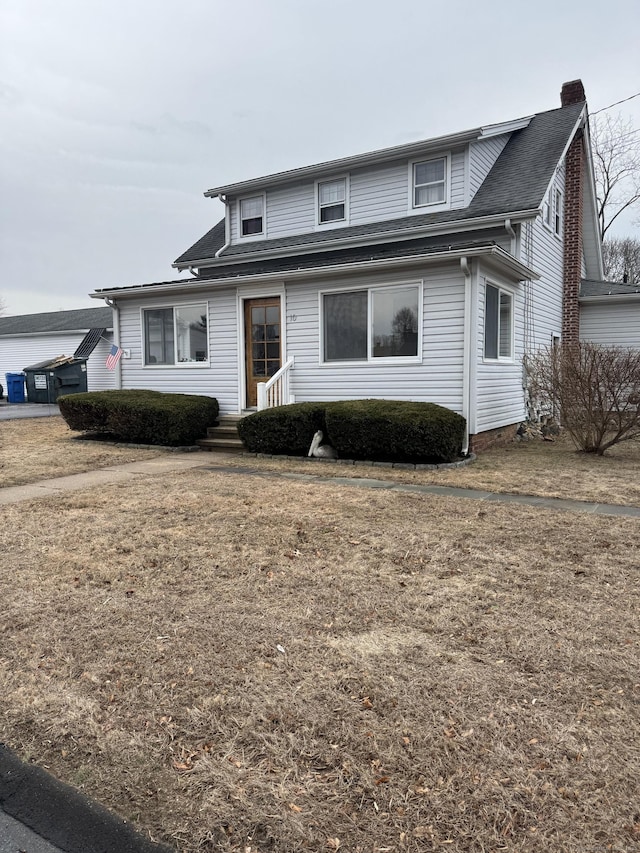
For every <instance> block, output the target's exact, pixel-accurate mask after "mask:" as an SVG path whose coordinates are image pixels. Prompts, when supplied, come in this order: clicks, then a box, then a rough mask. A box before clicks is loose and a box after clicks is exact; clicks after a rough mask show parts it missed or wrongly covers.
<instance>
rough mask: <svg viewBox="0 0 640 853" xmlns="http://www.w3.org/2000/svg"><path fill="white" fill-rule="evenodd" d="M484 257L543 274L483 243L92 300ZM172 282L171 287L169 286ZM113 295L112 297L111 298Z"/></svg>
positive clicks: (523, 272) (526, 273) (152, 287)
mask: <svg viewBox="0 0 640 853" xmlns="http://www.w3.org/2000/svg"><path fill="white" fill-rule="evenodd" d="M463 255H464V256H466V257H467V258H469V257H474V258H475V257H483V258H485V259H488V260H489V262H491V260H492V259H493V260H494V262H495V264H496V266H499V267H501V268H502V270H503V271H504V269H505V267H506V269H507V270H508V271H509V272H510V273H511V274H512V275H513V277H514V278H516V279H517V280H518V281H528V280H532V281H536V280H538V279H539V278H540V273H538V272H536V271H535V270H533V269H531V268H530V267H527V266H525V265H524V264H523V263H521V262H520V261H518V260H517V259H516V258H513V257H512V256H511V255H510V254H509V253H508V252H507V251H506V250H505V249H503V248H501V247H500V246H481V247H479V248H475V249H469V248H467V249H450V250H446V251H443V252H430V253H429V252H425V253H424V254H421V255H412V256H411V257H406V256H405V257H402V258H386V259H377V260H370V261H359V262H358V263H354V264H333V265H331V266H328V267H309V268H305V269H294V270H279V271H277V272H271V273H254V274H253V275H234V276H228V277H226V278H208V279H200V280H199V281H179V280H178V281H171V282H159V283H158V284H147V285H145V284H137V285H134V286H133V287H126V288H124V287H123V288H112V289H109V290H96V291H94V292H93V293H90V294H89V296H90V297H91V298H92V299H109V298H117V299H120V298H123V297H125V298H126V297H132V298H135V297H139V296H144V295H146V294H148V293H150V294H155V293H172V292H174V291H175V292H176V293H192V292H197V291H203V290H205V291H206V290H209V289H210V288H211V287H213V286H222V287H224V286H226V287H234V286H236V285H237V283H238V282H243V283H244V282H248V283H252V282H269V281H280V282H281V281H283V280H285V279H287V280H291V279H299V278H308V277H309V276H313V277H314V278H320V277H322V278H331V277H333V276H335V275H336V273H348V272H358V271H360V270H363V271H365V272H366V271H368V270H371V269H373V270H376V269H386V268H389V267H401V266H415V265H417V264H420V263H438V262H440V261H455V260H456V259H457V258H460V257H462V256H463ZM168 285H169V286H168ZM111 294H113V297H111Z"/></svg>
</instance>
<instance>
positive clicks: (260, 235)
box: [237, 192, 267, 242]
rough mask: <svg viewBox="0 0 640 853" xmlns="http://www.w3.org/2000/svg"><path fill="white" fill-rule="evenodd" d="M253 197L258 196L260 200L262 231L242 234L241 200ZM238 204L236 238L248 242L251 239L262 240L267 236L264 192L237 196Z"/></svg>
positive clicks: (265, 195)
mask: <svg viewBox="0 0 640 853" xmlns="http://www.w3.org/2000/svg"><path fill="white" fill-rule="evenodd" d="M253 198H259V199H261V200H262V231H260V232H259V233H256V234H243V233H242V222H243V219H242V202H243V201H249V200H250V199H253ZM237 204H238V229H237V230H238V239H239V240H244V241H246V242H249V241H251V240H264V239H265V237H266V236H267V194H266V192H261V193H251V195H243V196H239V197H238V199H237Z"/></svg>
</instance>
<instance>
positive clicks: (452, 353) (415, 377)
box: [286, 266, 464, 412]
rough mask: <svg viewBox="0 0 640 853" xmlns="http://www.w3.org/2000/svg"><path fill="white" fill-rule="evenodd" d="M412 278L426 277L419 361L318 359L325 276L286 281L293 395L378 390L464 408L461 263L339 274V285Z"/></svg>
mask: <svg viewBox="0 0 640 853" xmlns="http://www.w3.org/2000/svg"><path fill="white" fill-rule="evenodd" d="M417 278H421V279H423V281H424V285H423V307H422V312H421V314H422V316H421V318H420V321H421V324H422V347H421V356H422V361H421V363H407V362H404V361H402V360H399V363H397V364H393V363H390V362H389V360H385V361H384V362H383V363H380V364H378V363H376V361H375V360H372V361H370V362H366V363H362V362H354V363H352V364H344V363H341V364H331V363H329V364H322V363H321V351H320V322H321V317H320V302H319V299H318V290H325V289H326V287H327V285H326V282H325V281H322V282H314V281H309V282H308V283H304V284H299V283H291V284H288V285H287V298H286V299H287V301H286V315H287V353H288V355H289V356H291V355H294V356H295V367H294V370H293V372H292V376H291V381H292V391H293V393H294V395H295V399H296V401H297V402H302V401H320V400H348V399H365V398H367V397H376V398H387V399H394V400H417V401H429V402H433V403H438V404H440V405H442V406H447V407H448V408H451V409H453V410H454V411H456V412H461V411H462V358H463V317H464V278H463V276H462V274H461V272H460V269H459V267H455V266H450V267H448V268H447V267H442V268H438V269H429V270H419V269H415V270H412V271H411V273H408V272H404V273H403V274H402V275H398V274H395V275H392V276H390V275H389V274H386V275H382V274H380V275H375V276H366V277H365V276H355V275H354V276H349V277H348V278H344V279H342V278H341V279H340V282H339V286H340V287H343V286H344V287H346V288H348V287H355V288H358V287H359V286H362V287H363V288H369V287H380V286H384V285H393V284H401V283H403V282H406V281H409V280H416V279H417ZM335 284H336V285H338V282H336V283H335Z"/></svg>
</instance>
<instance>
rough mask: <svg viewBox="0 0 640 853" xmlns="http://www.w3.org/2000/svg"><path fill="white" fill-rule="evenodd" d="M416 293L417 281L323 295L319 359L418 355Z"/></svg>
mask: <svg viewBox="0 0 640 853" xmlns="http://www.w3.org/2000/svg"><path fill="white" fill-rule="evenodd" d="M420 294H421V288H420V285H418V284H411V285H403V286H398V287H382V288H367V289H365V290H349V291H345V292H343V293H325V294H323V296H322V317H323V339H324V351H323V354H322V355H323V361H325V362H332V361H369V360H375V359H382V358H388V359H396V358H411V359H414V360H415V359H416V358H418V356H419V353H420V350H419V340H420V313H421V312H420V304H421V295H420Z"/></svg>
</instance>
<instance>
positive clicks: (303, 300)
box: [91, 80, 603, 449]
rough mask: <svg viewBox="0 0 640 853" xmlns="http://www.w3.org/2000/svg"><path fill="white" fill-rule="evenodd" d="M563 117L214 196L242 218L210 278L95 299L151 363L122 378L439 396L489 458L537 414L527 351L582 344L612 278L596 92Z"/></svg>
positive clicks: (566, 94)
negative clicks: (606, 277)
mask: <svg viewBox="0 0 640 853" xmlns="http://www.w3.org/2000/svg"><path fill="white" fill-rule="evenodd" d="M561 104H562V105H561V107H560V108H558V109H553V110H549V111H547V112H542V113H538V114H536V115H532V116H526V117H524V118H518V119H515V120H512V121H507V122H504V123H501V124H492V125H485V126H482V127H476V128H472V129H471V130H466V131H462V132H459V133H454V134H450V135H447V136H443V137H439V138H436V139H428V140H424V141H419V142H412V143H408V144H405V145H400V146H396V147H394V148H388V149H384V150H380V151H373V152H370V153H365V154H357V155H355V156H352V157H346V158H343V159H340V160H334V161H332V162H326V163H320V164H318V165H314V166H306V167H302V168H296V169H292V170H291V171H287V172H281V173H279V174H275V175H268V176H266V177H261V178H251V179H249V180H244V181H240V182H238V183H233V184H226V185H224V186H218V187H214V188H213V189H210V190H208V191H207V192H206V193H205V195H206V196H208V197H211V198H219V199H221V200H222V201H223V203H224V205H225V218H224V219H223V220H222V221H221V222H219V223H218V224H217V225H215V226H214V227H213V228H212V229H211V230H210V231H209V232H208V233H207V234H205V235H204V236H203V237H202V238H201V239H199V240H198V241H197V242H196V243H194V244H193V246H191V248H189V249H187V251H185V252H184V253H183V254H182V255H180V257H179V258H178V259H177V260H176V261H175V263H174V265H173V266H174V267H175V268H176V269H179V270H186V269H188V270H190V271H191V272H192V274H193V278H191V279H188V280H184V279H183V280H179V281H166V282H159V283H151V284H143V285H135V286H128V287H119V288H111V289H107V290H101V291H97V292H95V293H93V294H91V295H92V296H93V297H96V298H105V299H108V301H109V304H110V305H112V306H113V307H114V314H115V334H116V339H117V341H118V342H119V344H120V345H121V346H122V347H123V348H126V349H128V350H130V354H131V357H130V358H129V359H127V360H122V361H121V362H120V367H119V369H118V372H117V373H118V376H117V379H118V381H119V382H120V383H121V385H122V387H126V388H155V389H158V390H163V391H177V392H189V393H196V394H206V395H211V396H215V397H217V399H218V401H219V403H220V408H221V412H222V413H236V412H241V411H243V410H246V409H248V408H252V407H255V406H256V405H257V404H258V402H259V400H258V395H259V394H260V406H264V405H278V404H280V403H284V402H289V401H290V400H295V401H321V400H338V399H350V398H366V397H377V398H388V399H398V400H423V401H431V402H435V403H438V404H440V405H443V406H447V407H449V408H451V409H453V410H454V411H456V412H459V413H460V414H462V415H463V416H464V417H465V418H466V419H467V424H468V432H469V444H470V446H471V447H472V448H474V449H478V448H481V447H484V446H487V445H488V444H490V443H492V442H493V441H495V440H497V439H501V440H502V439H505V438H507V437H510V436H511V435H513V434H514V432H515V429H516V427H517V424H518V423H519V422H520V421H522V420H523V418H524V417H525V404H524V394H523V368H522V357H523V355H524V354H525V352H527V351H532V350H534V349H537V348H539V347H540V346H543V345H551V344H553V343H554V342H556V341H559V340H560V339H564V340H570V341H571V340H573V341H577V340H578V339H579V293H580V285H581V280H582V279H589V280H596V281H600V280H601V279H602V278H603V272H602V258H601V246H600V240H599V233H598V223H597V218H596V203H595V183H594V176H593V168H592V161H591V149H590V141H589V127H588V122H587V105H586V102H585V95H584V89H583V87H582V83H581V82H580V81H579V80H578V81H573V82H571V83H566V84H565V85H564V86H563V87H562V95H561Z"/></svg>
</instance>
